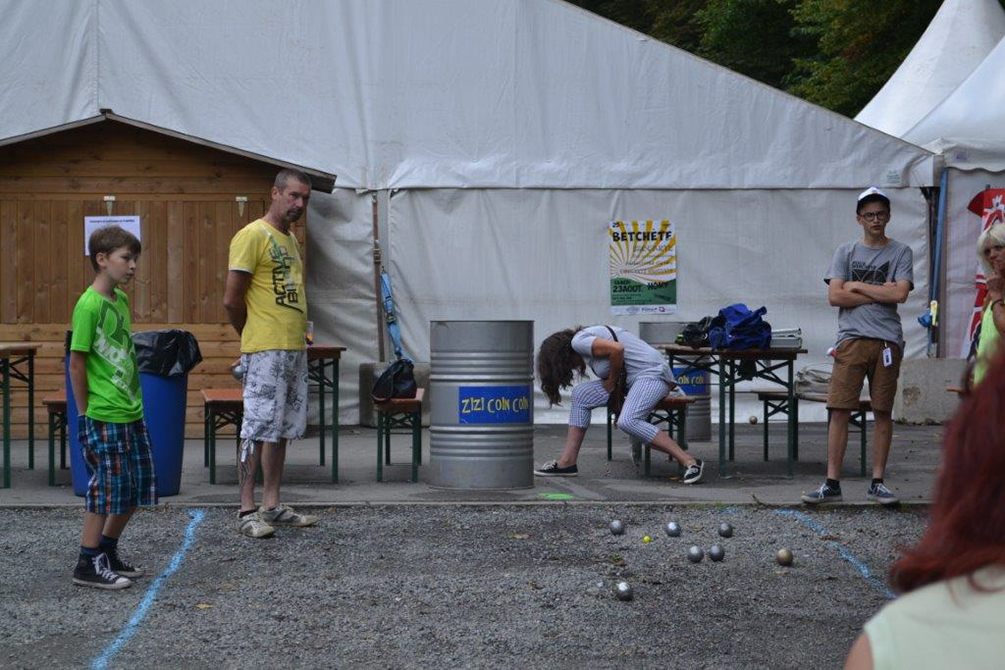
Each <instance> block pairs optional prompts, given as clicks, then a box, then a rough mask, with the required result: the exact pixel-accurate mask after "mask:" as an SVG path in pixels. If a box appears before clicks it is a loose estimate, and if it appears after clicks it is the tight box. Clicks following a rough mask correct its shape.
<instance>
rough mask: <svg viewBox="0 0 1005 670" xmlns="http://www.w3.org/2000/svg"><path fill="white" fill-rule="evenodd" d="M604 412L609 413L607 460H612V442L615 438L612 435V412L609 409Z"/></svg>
mask: <svg viewBox="0 0 1005 670" xmlns="http://www.w3.org/2000/svg"><path fill="white" fill-rule="evenodd" d="M604 413H605V414H607V460H611V456H612V454H611V444H612V440H613V436H612V435H611V413H610V412H608V411H607V410H604Z"/></svg>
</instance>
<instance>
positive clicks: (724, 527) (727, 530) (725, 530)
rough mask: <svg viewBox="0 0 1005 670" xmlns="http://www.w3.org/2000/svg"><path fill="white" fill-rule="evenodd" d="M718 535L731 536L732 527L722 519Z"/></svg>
mask: <svg viewBox="0 0 1005 670" xmlns="http://www.w3.org/2000/svg"><path fill="white" fill-rule="evenodd" d="M719 537H733V527H732V526H730V525H729V524H728V523H726V522H725V521H723V522H722V523H720V524H719Z"/></svg>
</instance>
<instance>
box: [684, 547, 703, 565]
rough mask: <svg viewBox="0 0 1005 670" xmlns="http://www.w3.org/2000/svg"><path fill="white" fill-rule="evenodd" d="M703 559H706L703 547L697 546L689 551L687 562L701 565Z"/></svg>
mask: <svg viewBox="0 0 1005 670" xmlns="http://www.w3.org/2000/svg"><path fill="white" fill-rule="evenodd" d="M703 558H705V552H704V551H702V549H701V547H699V546H697V545H695V546H692V547H691V548H690V549H688V550H687V560H689V561H691V562H692V563H701V559H703Z"/></svg>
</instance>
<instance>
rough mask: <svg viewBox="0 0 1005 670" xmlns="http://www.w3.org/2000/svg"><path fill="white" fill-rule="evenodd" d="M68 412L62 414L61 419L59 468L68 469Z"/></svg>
mask: <svg viewBox="0 0 1005 670" xmlns="http://www.w3.org/2000/svg"><path fill="white" fill-rule="evenodd" d="M66 423H67V418H66V414H62V415H60V421H59V469H60V470H66Z"/></svg>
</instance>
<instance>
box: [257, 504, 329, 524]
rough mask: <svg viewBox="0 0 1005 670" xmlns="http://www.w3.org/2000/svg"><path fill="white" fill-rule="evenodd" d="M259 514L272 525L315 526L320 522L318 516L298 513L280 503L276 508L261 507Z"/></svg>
mask: <svg viewBox="0 0 1005 670" xmlns="http://www.w3.org/2000/svg"><path fill="white" fill-rule="evenodd" d="M258 516H260V517H261V518H262V521H264V522H265V523H267V524H269V525H270V526H287V527H290V528H306V527H307V526H313V525H315V524H316V523H317V522H318V518H317V517H316V516H310V515H309V514H297V513H296V512H295V511H293V508H292V507H287V506H286V505H279V506H277V507H276V508H275V509H265V508H264V507H259V508H258Z"/></svg>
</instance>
